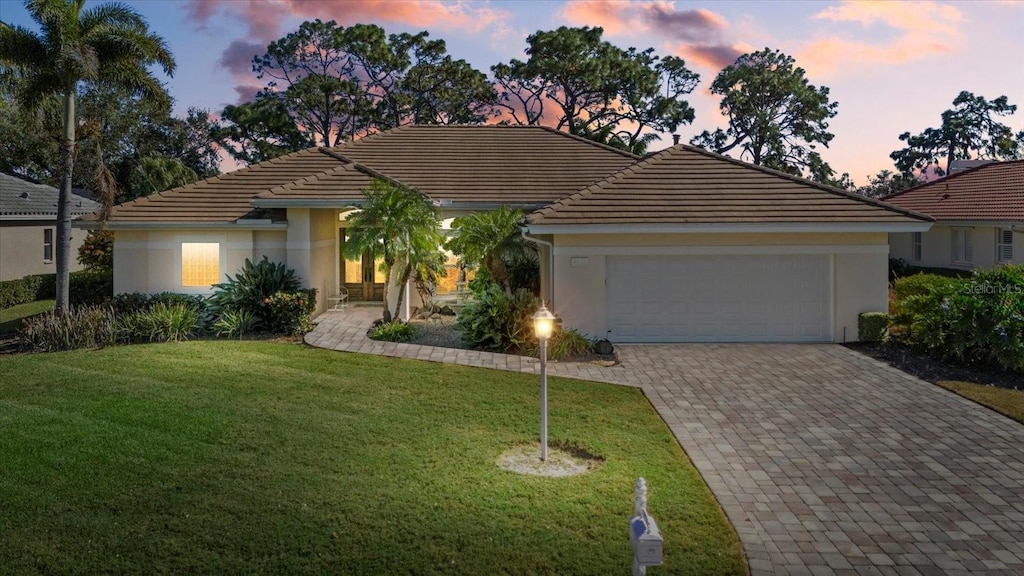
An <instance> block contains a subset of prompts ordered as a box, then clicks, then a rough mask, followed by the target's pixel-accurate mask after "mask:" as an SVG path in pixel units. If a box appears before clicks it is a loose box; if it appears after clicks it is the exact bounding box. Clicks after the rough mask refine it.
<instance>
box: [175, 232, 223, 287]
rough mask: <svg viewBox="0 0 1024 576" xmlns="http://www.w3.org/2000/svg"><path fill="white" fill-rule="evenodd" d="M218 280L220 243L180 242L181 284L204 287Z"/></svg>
mask: <svg viewBox="0 0 1024 576" xmlns="http://www.w3.org/2000/svg"><path fill="white" fill-rule="evenodd" d="M218 282H220V244H218V243H216V242H183V243H182V244H181V285H182V286H183V287H186V288H188V287H202V288H206V287H209V286H212V285H214V284H216V283H218Z"/></svg>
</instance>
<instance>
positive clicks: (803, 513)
mask: <svg viewBox="0 0 1024 576" xmlns="http://www.w3.org/2000/svg"><path fill="white" fill-rule="evenodd" d="M378 313H379V310H373V309H369V310H361V309H353V310H349V311H346V312H342V313H332V314H326V315H324V316H323V317H322V322H321V324H320V325H319V326H318V327H317V329H316V330H315V331H313V332H312V333H310V334H309V335H307V342H309V343H310V344H312V345H315V346H321V347H325V348H331V349H335V350H346V351H353V352H364V353H370V354H384V355H389V356H398V357H405V358H418V359H422V360H434V361H442V362H454V363H459V364H468V365H471V366H482V367H488V368H497V369H502V370H514V371H523V372H533V371H535V370H536V369H537V367H536V362H535V361H532V360H530V359H524V358H521V357H517V356H509V355H505V354H489V353H485V352H471V351H465V350H449V349H442V348H432V347H425V346H413V345H407V344H390V343H381V342H373V341H370V340H368V339H366V338H365V331H366V327H367V326H368V324H369V322H370V321H371V320H372V318H374V317H376V315H377V314H378ZM618 353H619V357H620V359H621V360H622V364H621V365H619V366H616V367H613V368H601V367H597V366H593V365H587V364H583V365H580V364H561V363H559V364H556V365H553V366H550V368H551V373H552V374H557V375H560V376H568V377H576V378H584V379H588V380H596V381H603V382H612V383H618V384H628V385H632V386H640V387H642V388H643V390H644V393H645V394H646V395H647V397H648V398H649V399H650V401H651V403H652V404H653V405H654V406H655V407H656V408H657V410H658V412H659V413H660V414H661V416H662V417H663V418H664V419H665V421H666V422H667V423H668V425H669V427H670V428H671V429H672V431H673V432H674V433H675V435H676V437H677V438H678V439H679V442H680V444H681V445H682V446H683V448H685V450H686V452H687V453H688V454H689V456H690V458H691V459H692V460H693V462H694V464H695V465H696V466H697V469H698V470H699V471H700V473H701V474H702V475H703V476H704V479H705V480H706V481H707V483H708V485H709V486H710V487H711V490H712V491H713V492H714V494H715V495H716V496H717V498H718V500H719V502H721V504H722V507H723V508H724V509H725V511H726V514H727V515H728V516H729V519H730V520H731V521H732V523H733V525H734V526H735V527H736V530H737V532H738V533H739V536H740V539H741V541H742V542H743V546H744V549H745V551H746V553H747V557H748V560H749V563H750V567H751V571H752V572H753V574H756V575H761V574H839V575H841V574H900V575H928V574H1014V575H1021V574H1024V426H1021V425H1019V424H1017V423H1015V422H1013V421H1011V420H1009V419H1008V418H1004V417H1003V416H1000V415H998V414H996V413H994V412H991V411H990V410H988V409H986V408H982V407H980V406H978V405H976V404H974V403H972V402H970V401H967V400H965V399H963V398H960V397H959V396H956V395H955V394H952V393H949V392H946V391H945V390H942V389H940V388H939V387H937V386H933V385H931V384H928V383H926V382H922V381H920V380H917V379H915V378H913V377H911V376H908V375H906V374H904V373H903V372H900V371H898V370H895V369H893V368H890V367H888V366H886V365H883V364H881V363H879V362H876V361H874V360H872V359H870V358H867V357H865V356H862V355H860V354H858V353H856V352H852V351H850V350H847V349H846V348H843V347H841V346H835V345H676V346H667V345H666V346H625V345H622V346H619V347H618ZM652 488H653V489H654V490H655V491H656V489H657V488H656V487H652Z"/></svg>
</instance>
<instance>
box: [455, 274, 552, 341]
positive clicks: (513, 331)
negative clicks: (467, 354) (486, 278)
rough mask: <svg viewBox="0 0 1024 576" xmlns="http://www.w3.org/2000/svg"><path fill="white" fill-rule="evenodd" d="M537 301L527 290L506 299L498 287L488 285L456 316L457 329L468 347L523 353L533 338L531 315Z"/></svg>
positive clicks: (506, 296) (537, 303)
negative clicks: (519, 351) (520, 351)
mask: <svg viewBox="0 0 1024 576" xmlns="http://www.w3.org/2000/svg"><path fill="white" fill-rule="evenodd" d="M539 307H540V300H539V299H538V298H537V296H535V295H534V294H533V293H531V292H530V291H528V290H524V289H519V290H517V291H516V292H515V293H514V294H512V295H509V294H508V293H506V292H505V291H504V290H502V289H501V288H500V287H499V286H498V285H497V284H488V285H486V286H485V287H483V288H481V289H480V290H478V291H477V293H476V298H475V300H474V301H472V302H470V303H469V304H467V305H466V307H465V308H463V309H462V311H461V312H459V316H458V320H457V321H456V325H457V327H458V329H459V330H461V331H462V340H463V342H465V343H466V344H467V345H468V346H471V347H473V348H481V349H484V350H500V351H503V352H512V351H518V350H524V349H526V348H527V347H528V346H529V345H530V340H531V339H532V338H533V320H532V318H531V317H532V316H533V313H534V312H536V311H537V308H539Z"/></svg>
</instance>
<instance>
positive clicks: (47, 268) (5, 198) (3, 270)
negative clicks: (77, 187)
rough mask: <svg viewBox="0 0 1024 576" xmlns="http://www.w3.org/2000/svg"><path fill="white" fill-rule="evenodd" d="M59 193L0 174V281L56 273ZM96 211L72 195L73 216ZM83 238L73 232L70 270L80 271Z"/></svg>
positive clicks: (91, 204)
mask: <svg viewBox="0 0 1024 576" xmlns="http://www.w3.org/2000/svg"><path fill="white" fill-rule="evenodd" d="M59 194H60V193H59V191H58V190H57V189H56V188H54V187H52V186H46V185H44V184H35V183H33V182H29V181H27V180H22V179H21V178H16V177H14V176H10V175H8V174H2V173H0V281H3V280H14V279H16V278H21V277H23V276H28V275H30V274H53V273H55V272H56V271H57V266H56V264H55V262H54V258H55V256H56V250H57V197H58V196H59ZM98 209H99V204H97V203H96V202H93V201H92V200H90V199H88V198H84V197H82V196H80V195H78V194H72V196H71V214H72V216H81V215H84V214H90V213H92V212H95V211H96V210H98ZM85 235H86V233H85V231H83V230H72V234H71V270H72V271H74V270H81V269H82V266H81V265H79V264H78V247H79V246H81V245H82V241H83V240H85Z"/></svg>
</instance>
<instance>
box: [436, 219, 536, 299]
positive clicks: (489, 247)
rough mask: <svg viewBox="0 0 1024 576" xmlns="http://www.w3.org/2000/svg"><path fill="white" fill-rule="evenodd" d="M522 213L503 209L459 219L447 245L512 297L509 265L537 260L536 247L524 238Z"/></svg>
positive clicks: (453, 224)
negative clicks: (480, 267) (481, 270)
mask: <svg viewBox="0 0 1024 576" xmlns="http://www.w3.org/2000/svg"><path fill="white" fill-rule="evenodd" d="M522 220H523V212H522V210H518V209H514V208H510V207H509V206H502V207H501V208H498V209H497V210H491V211H489V212H477V213H475V214H471V215H469V216H460V217H458V218H456V219H455V220H454V221H452V237H451V238H450V239H449V240H448V242H447V244H446V245H445V247H446V248H448V249H449V250H451V251H452V252H454V253H455V254H456V255H457V256H459V257H460V258H461V259H462V262H463V263H464V264H466V265H467V266H483V267H484V270H486V271H487V274H488V275H489V276H490V278H491V280H492V281H493V282H495V283H496V284H497V285H498V286H500V287H501V288H502V289H503V290H505V291H506V292H508V293H509V294H511V293H512V292H513V291H514V290H513V286H512V275H511V273H510V272H509V264H510V263H514V262H516V261H517V260H522V259H524V258H529V259H532V260H534V261H536V259H537V252H536V249H535V248H534V245H533V244H531V243H529V242H527V241H526V240H524V239H523V237H522V235H521V234H520V233H519V230H520V228H519V224H520V222H522Z"/></svg>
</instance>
